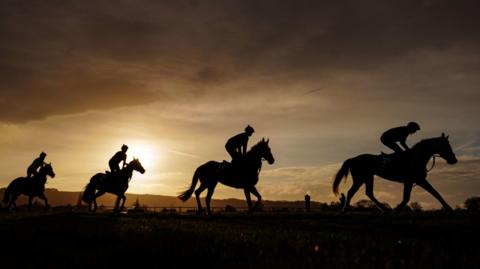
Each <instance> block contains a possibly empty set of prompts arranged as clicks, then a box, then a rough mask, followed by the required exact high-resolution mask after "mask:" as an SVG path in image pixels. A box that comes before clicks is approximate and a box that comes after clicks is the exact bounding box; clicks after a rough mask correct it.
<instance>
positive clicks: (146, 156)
mask: <svg viewBox="0 0 480 269" xmlns="http://www.w3.org/2000/svg"><path fill="white" fill-rule="evenodd" d="M128 147H129V148H128V152H127V156H128V159H127V162H129V161H131V160H133V158H138V159H139V160H140V162H141V163H142V165H143V167H145V169H152V168H153V167H154V166H158V163H159V161H160V158H159V153H158V147H157V146H156V145H154V144H153V143H149V142H145V141H133V142H132V143H129V144H128Z"/></svg>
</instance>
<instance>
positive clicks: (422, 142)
mask: <svg viewBox="0 0 480 269" xmlns="http://www.w3.org/2000/svg"><path fill="white" fill-rule="evenodd" d="M439 138H441V137H432V138H427V139H422V140H420V142H417V143H416V144H415V145H413V147H412V149H419V148H423V147H425V146H427V145H430V144H431V143H432V142H433V141H435V140H438V139H439Z"/></svg>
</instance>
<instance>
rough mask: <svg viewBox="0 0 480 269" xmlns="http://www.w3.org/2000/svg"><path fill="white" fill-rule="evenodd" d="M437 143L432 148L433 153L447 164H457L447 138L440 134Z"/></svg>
mask: <svg viewBox="0 0 480 269" xmlns="http://www.w3.org/2000/svg"><path fill="white" fill-rule="evenodd" d="M437 141H438V142H437V143H436V144H435V146H434V148H433V153H434V154H438V155H440V157H442V158H443V159H445V161H447V163H448V164H456V163H457V162H458V160H457V157H455V153H453V150H452V147H451V146H450V142H449V141H448V136H445V134H444V133H442V136H441V137H439V138H437Z"/></svg>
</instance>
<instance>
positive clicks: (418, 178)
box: [333, 133, 457, 210]
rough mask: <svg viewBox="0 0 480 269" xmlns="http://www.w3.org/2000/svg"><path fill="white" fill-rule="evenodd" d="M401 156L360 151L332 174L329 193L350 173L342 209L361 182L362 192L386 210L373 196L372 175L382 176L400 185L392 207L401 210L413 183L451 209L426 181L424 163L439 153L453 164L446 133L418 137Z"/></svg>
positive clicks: (454, 158) (408, 196)
mask: <svg viewBox="0 0 480 269" xmlns="http://www.w3.org/2000/svg"><path fill="white" fill-rule="evenodd" d="M400 154H401V155H397V154H392V155H385V154H381V155H372V154H363V155H359V156H357V157H354V158H351V159H348V160H346V161H345V162H344V163H343V165H342V167H341V168H340V170H339V171H338V172H337V175H336V176H335V180H334V183H333V192H334V193H335V194H336V195H337V194H338V185H339V184H340V182H341V181H342V179H343V178H346V177H347V176H348V173H349V172H350V173H351V175H352V179H353V185H352V187H350V190H349V191H348V193H347V198H346V199H345V201H344V203H343V210H347V209H348V208H349V206H350V201H351V199H352V197H353V196H354V195H355V193H356V192H357V191H358V189H359V188H360V187H361V186H362V185H363V184H364V183H365V188H366V189H365V190H366V195H367V196H368V197H369V198H370V199H371V200H372V201H373V202H374V203H375V204H376V205H377V206H378V207H379V208H380V209H382V210H386V208H385V206H384V205H383V204H381V203H380V202H379V201H378V200H377V199H376V198H375V196H374V195H373V177H374V175H377V176H380V177H383V178H385V179H388V180H391V181H396V182H400V183H403V184H404V189H403V200H402V202H401V203H400V204H399V205H398V206H397V208H396V210H401V209H402V208H403V207H404V206H405V205H406V204H407V203H408V201H409V199H410V193H411V191H412V187H413V184H417V185H418V186H420V187H422V188H424V189H425V190H426V191H427V192H429V193H430V194H431V195H433V196H434V197H435V198H437V200H438V201H440V203H441V204H442V206H443V207H444V208H445V209H446V210H452V208H451V207H450V206H449V205H448V204H447V202H445V200H443V198H442V196H440V194H439V193H438V192H437V191H436V190H435V189H434V188H433V187H432V185H430V183H428V181H427V169H426V165H427V163H428V161H429V160H430V158H431V157H432V156H434V155H435V154H438V155H440V157H442V158H443V159H445V160H446V161H447V163H449V164H455V163H457V158H456V157H455V154H454V153H453V151H452V148H451V146H450V143H449V141H448V136H447V137H445V134H443V133H442V136H441V137H436V138H430V139H426V140H422V141H420V142H419V143H417V144H416V145H415V146H413V148H412V149H411V150H409V151H407V152H402V153H400ZM386 158H389V159H390V160H391V161H390V162H391V164H389V165H388V166H387V167H386V165H385V160H386Z"/></svg>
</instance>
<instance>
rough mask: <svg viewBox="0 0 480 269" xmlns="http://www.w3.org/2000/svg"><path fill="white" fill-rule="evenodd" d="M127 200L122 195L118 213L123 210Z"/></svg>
mask: <svg viewBox="0 0 480 269" xmlns="http://www.w3.org/2000/svg"><path fill="white" fill-rule="evenodd" d="M126 200H127V197H125V195H122V205H121V206H120V211H122V210H123V208H125V201H126Z"/></svg>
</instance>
